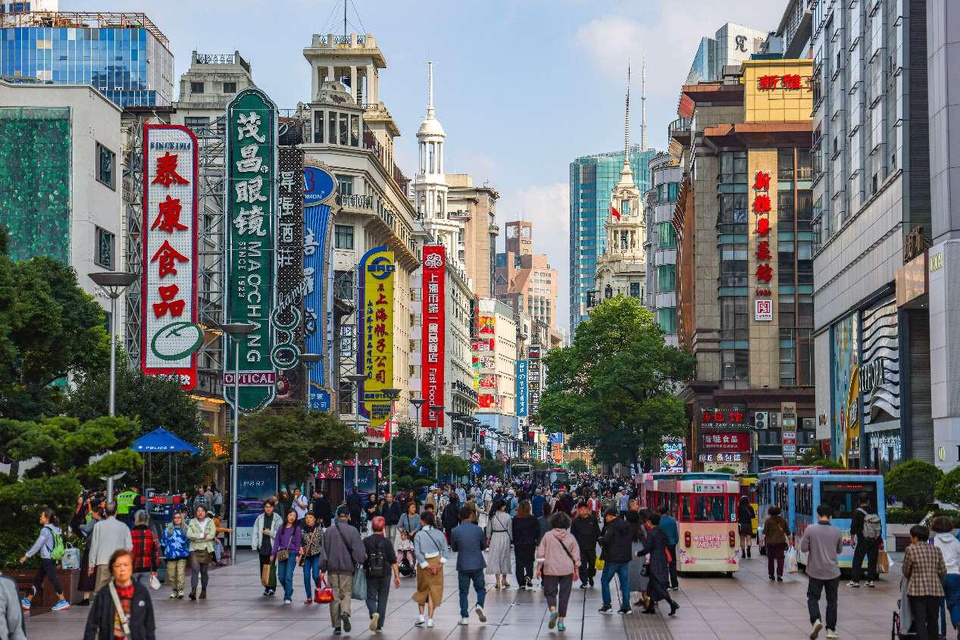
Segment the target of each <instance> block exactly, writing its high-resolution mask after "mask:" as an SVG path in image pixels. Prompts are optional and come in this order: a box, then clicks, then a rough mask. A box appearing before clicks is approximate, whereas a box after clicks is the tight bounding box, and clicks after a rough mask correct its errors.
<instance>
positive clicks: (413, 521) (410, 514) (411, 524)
mask: <svg viewBox="0 0 960 640" xmlns="http://www.w3.org/2000/svg"><path fill="white" fill-rule="evenodd" d="M397 528H398V529H400V533H401V534H406V535H407V537H408V538H409V539H410V540H413V537H414V536H415V535H416V533H417V531H420V514H419V513H418V512H417V503H416V502H414V501H413V500H410V502H408V503H407V510H406V512H404V514H403V515H401V516H400V521H399V522H398V523H397Z"/></svg>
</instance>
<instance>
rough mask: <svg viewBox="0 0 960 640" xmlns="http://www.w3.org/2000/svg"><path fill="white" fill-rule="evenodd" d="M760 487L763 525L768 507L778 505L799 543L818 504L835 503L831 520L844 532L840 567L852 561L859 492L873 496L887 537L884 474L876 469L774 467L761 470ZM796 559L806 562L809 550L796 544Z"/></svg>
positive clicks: (884, 535)
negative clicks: (854, 521) (853, 523)
mask: <svg viewBox="0 0 960 640" xmlns="http://www.w3.org/2000/svg"><path fill="white" fill-rule="evenodd" d="M758 484H759V486H760V489H759V491H758V494H759V497H758V500H759V506H760V514H759V515H760V518H761V524H760V528H761V529H762V528H763V524H762V521H763V520H765V519H766V515H767V508H768V507H770V505H777V506H778V507H780V508H781V509H782V510H783V513H782V515H783V517H784V518H785V519H786V521H787V523H788V525H789V528H790V532H791V533H792V534H793V536H794V540H795V542H796V543H797V544H798V545H799V541H800V539H801V538H802V537H803V533H804V531H806V528H807V527H808V526H810V525H812V524H814V523H815V522H816V521H817V507H818V506H819V505H821V504H827V505H830V506H831V507H833V521H832V524H833V525H834V526H835V527H837V528H838V529H840V531H842V532H843V551H842V552H841V553H840V555H839V557H838V560H839V562H840V568H842V569H849V568H850V566H851V564H852V561H853V539H852V537H851V535H850V523H851V522H852V520H853V513H854V511H856V510H857V508H858V507H859V506H860V497H859V496H860V494H862V493H865V494H867V495H868V496H869V498H870V504H871V505H872V506H874V507H876V509H877V514H878V515H879V516H880V521H881V522H882V527H883V532H882V535H881V540H883V539H885V538H886V535H887V523H886V498H885V495H884V491H883V476H881V475H879V474H878V473H877V472H876V471H872V470H860V469H851V470H849V471H845V470H838V469H822V468H816V467H807V468H791V469H775V470H771V471H767V472H764V473H761V474H760V481H759V483H758ZM797 560H798V562H799V563H800V564H801V565H804V564H806V554H805V553H802V552H801V551H800V549H799V546H798V548H797Z"/></svg>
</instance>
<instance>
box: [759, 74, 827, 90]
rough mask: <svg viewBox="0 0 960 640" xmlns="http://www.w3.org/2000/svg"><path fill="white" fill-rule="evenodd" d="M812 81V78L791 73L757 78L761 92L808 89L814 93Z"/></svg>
mask: <svg viewBox="0 0 960 640" xmlns="http://www.w3.org/2000/svg"><path fill="white" fill-rule="evenodd" d="M812 80H813V79H812V78H811V77H810V76H801V75H799V74H789V73H788V74H785V75H782V76H772V75H771V76H760V77H759V78H757V88H758V89H759V90H760V91H773V90H774V89H783V90H786V91H800V90H802V89H806V90H807V91H812V90H813V88H812V86H811V85H812Z"/></svg>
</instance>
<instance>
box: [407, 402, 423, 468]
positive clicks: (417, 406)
mask: <svg viewBox="0 0 960 640" xmlns="http://www.w3.org/2000/svg"><path fill="white" fill-rule="evenodd" d="M425 402H426V400H425V399H424V398H411V399H410V404H412V405H413V407H414V408H415V409H416V410H417V437H416V439H415V443H414V447H415V453H414V454H413V456H414V457H415V458H419V457H420V407H422V406H423V403H425Z"/></svg>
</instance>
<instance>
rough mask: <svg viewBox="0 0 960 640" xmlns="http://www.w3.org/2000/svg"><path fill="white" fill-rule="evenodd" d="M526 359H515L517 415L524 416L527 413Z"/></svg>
mask: <svg viewBox="0 0 960 640" xmlns="http://www.w3.org/2000/svg"><path fill="white" fill-rule="evenodd" d="M528 391H529V390H528V387H527V361H526V360H517V417H518V418H526V417H527V415H528V414H529V407H528V404H527V398H528V396H529V393H528Z"/></svg>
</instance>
